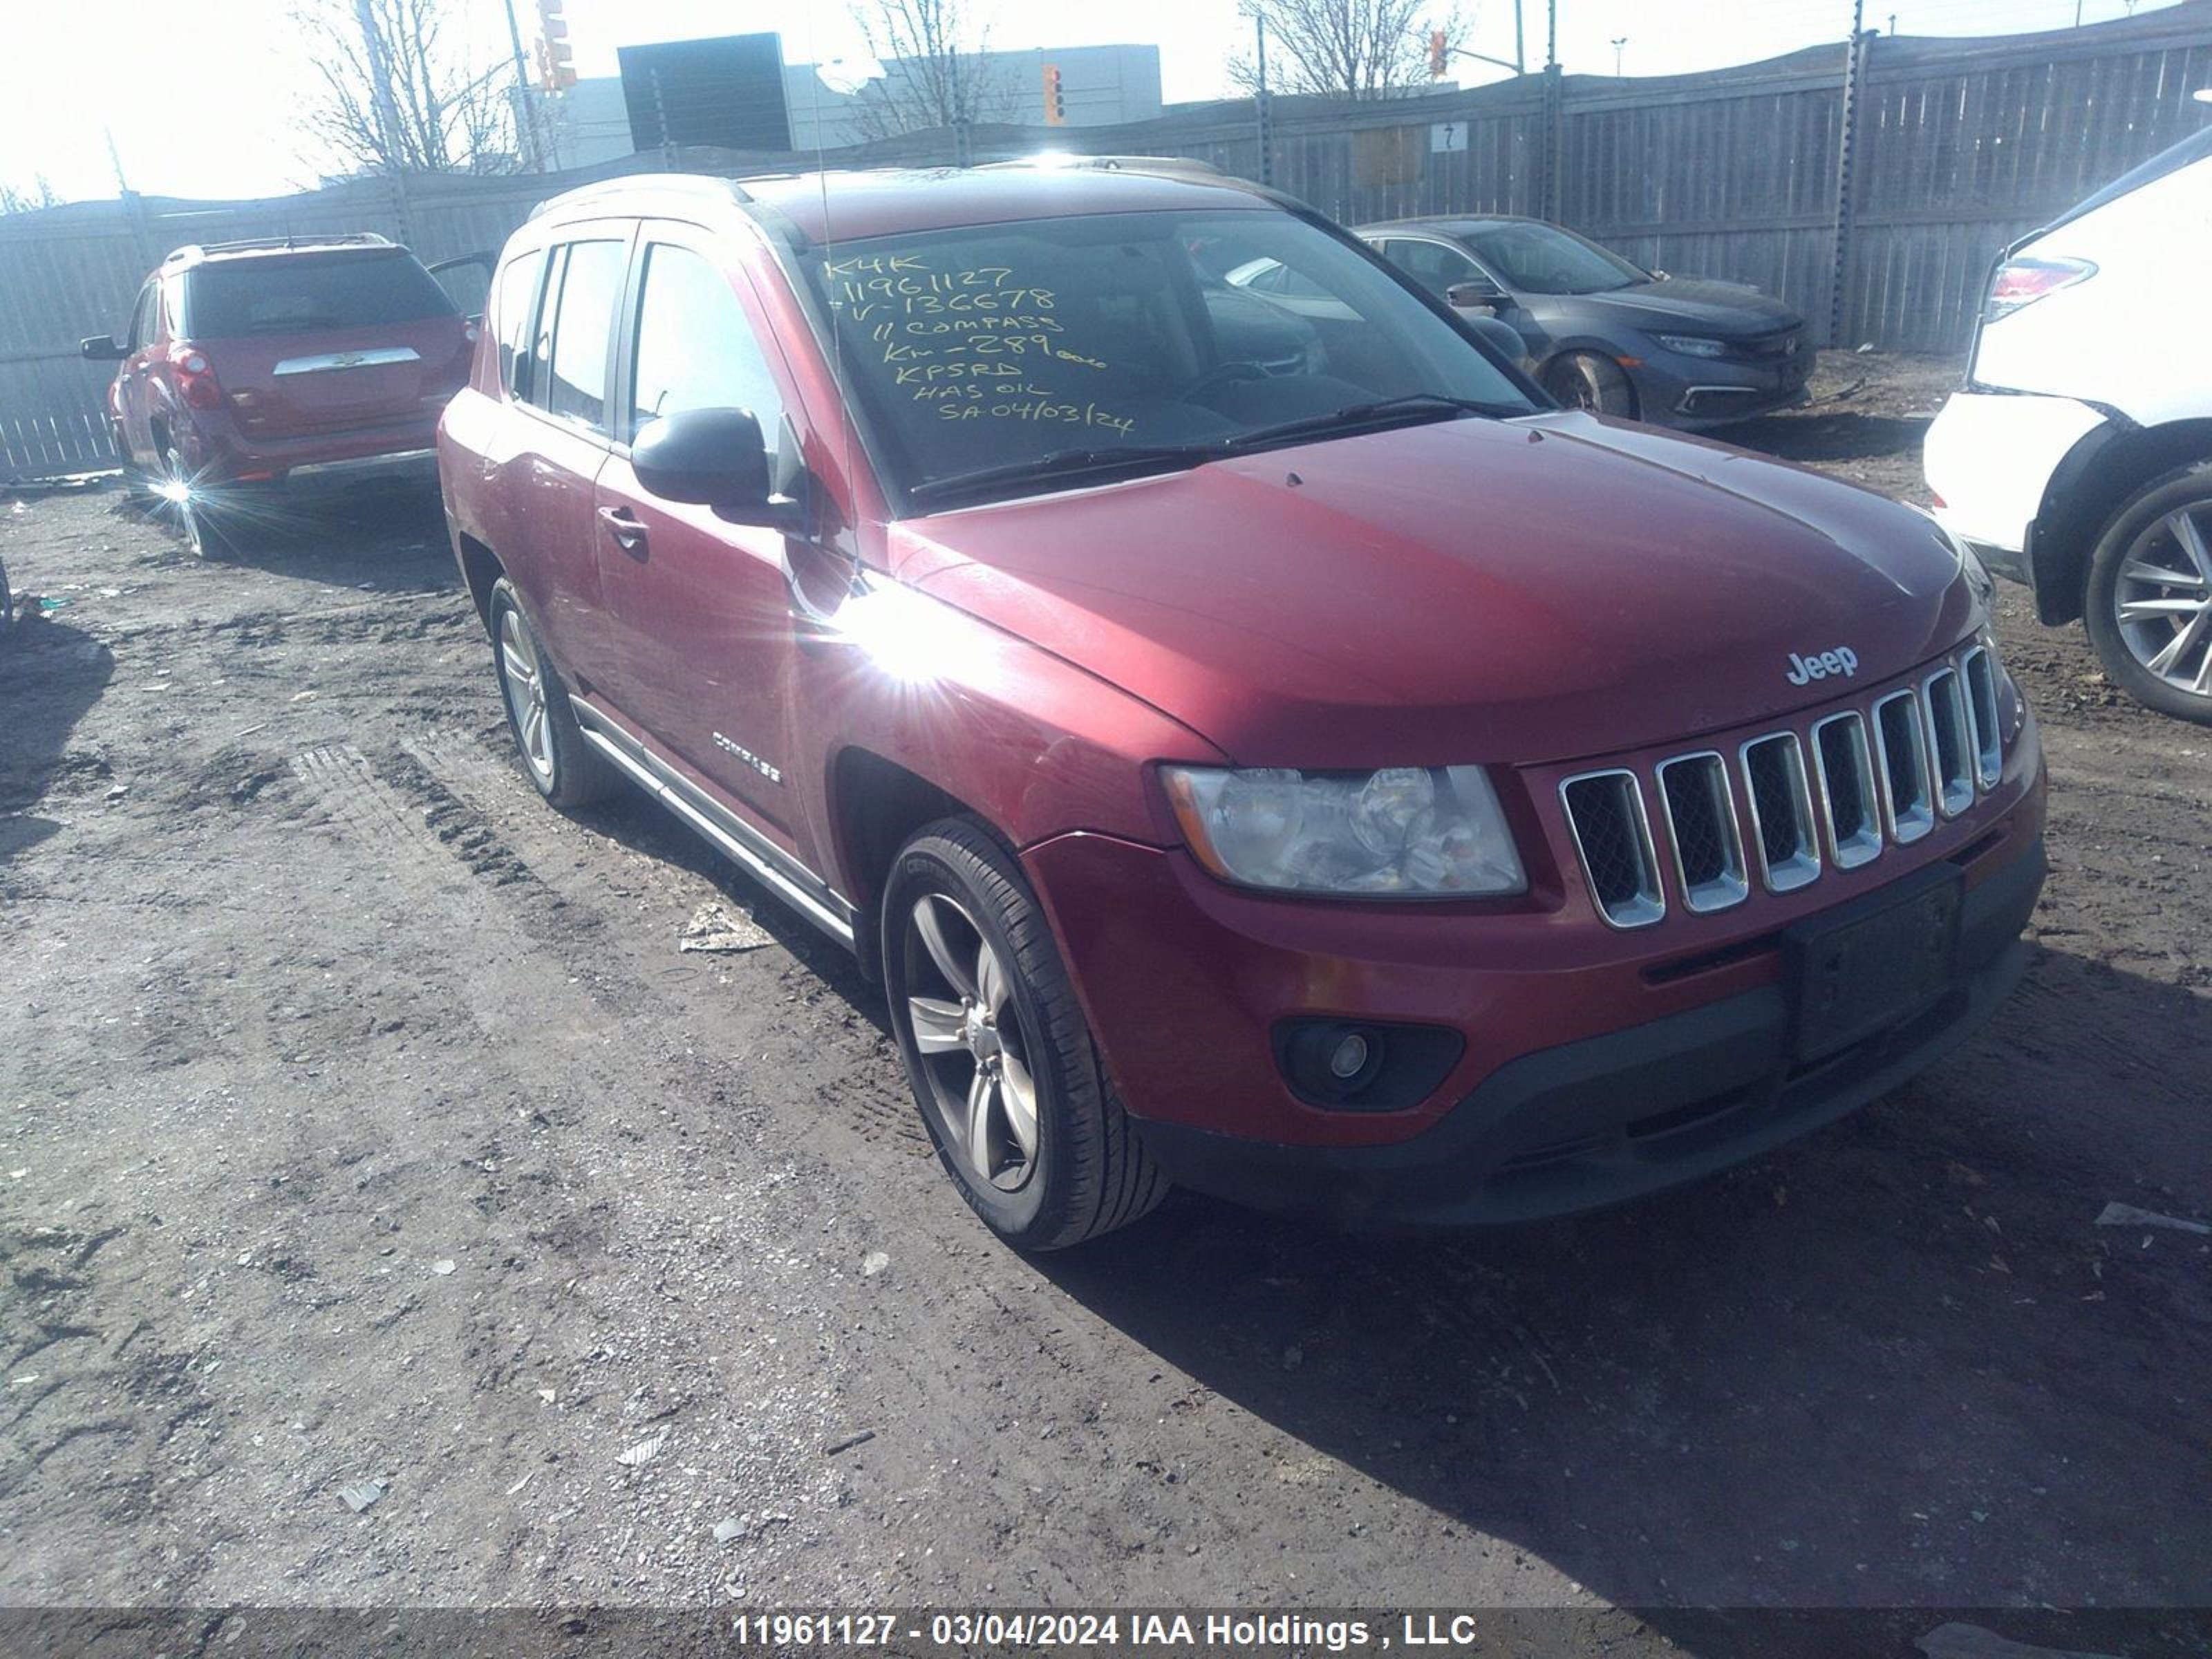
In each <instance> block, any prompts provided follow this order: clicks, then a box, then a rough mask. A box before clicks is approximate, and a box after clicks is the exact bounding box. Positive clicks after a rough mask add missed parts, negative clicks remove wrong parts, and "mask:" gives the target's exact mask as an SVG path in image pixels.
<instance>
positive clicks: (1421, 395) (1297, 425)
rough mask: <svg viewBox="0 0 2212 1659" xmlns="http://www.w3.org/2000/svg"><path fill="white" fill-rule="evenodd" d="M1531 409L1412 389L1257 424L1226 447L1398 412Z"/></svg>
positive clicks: (1504, 413)
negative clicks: (1398, 395)
mask: <svg viewBox="0 0 2212 1659" xmlns="http://www.w3.org/2000/svg"><path fill="white" fill-rule="evenodd" d="M1528 412H1529V411H1528V410H1523V409H1513V408H1509V407H1508V406H1506V405H1505V404H1486V403H1484V402H1482V401H1480V399H1479V398H1455V397H1453V396H1452V395H1451V394H1449V392H1407V393H1406V395H1405V396H1404V397H1402V398H1377V399H1376V401H1375V402H1373V403H1367V404H1346V406H1345V407H1344V408H1342V409H1333V410H1329V412H1328V414H1326V415H1307V416H1301V417H1300V418H1298V419H1297V420H1295V421H1284V422H1279V423H1278V424H1276V425H1274V426H1262V427H1255V428H1253V429H1252V430H1251V431H1249V432H1240V433H1238V434H1237V435H1236V436H1235V437H1233V438H1231V439H1227V440H1225V441H1224V443H1223V445H1222V447H1224V448H1225V449H1231V450H1237V449H1249V448H1251V447H1253V446H1254V445H1255V444H1265V443H1273V442H1274V441H1277V440H1278V439H1280V438H1297V437H1303V436H1304V435H1306V434H1308V433H1313V432H1334V431H1336V430H1337V429H1338V428H1343V427H1354V426H1364V425H1366V424H1367V423H1368V422H1371V421H1381V420H1388V419H1389V418H1390V417H1391V416H1396V415H1421V414H1434V415H1438V416H1448V415H1455V414H1463V415H1487V416H1491V417H1492V419H1494V420H1504V419H1505V418H1507V417H1508V416H1514V415H1525V414H1528Z"/></svg>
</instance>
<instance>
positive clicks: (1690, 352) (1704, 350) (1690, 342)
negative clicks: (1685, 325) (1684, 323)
mask: <svg viewBox="0 0 2212 1659" xmlns="http://www.w3.org/2000/svg"><path fill="white" fill-rule="evenodd" d="M1652 338H1653V339H1655V340H1656V341H1658V342H1659V343H1660V344H1661V345H1662V346H1665V347H1666V348H1667V349H1668V350H1669V351H1679V352H1680V353H1681V354H1682V355H1683V356H1685V357H1725V356H1728V348H1727V347H1726V346H1725V345H1723V344H1722V343H1720V342H1719V341H1718V340H1708V339H1706V338H1705V337H1704V336H1703V335H1701V334H1655V335H1653V336H1652Z"/></svg>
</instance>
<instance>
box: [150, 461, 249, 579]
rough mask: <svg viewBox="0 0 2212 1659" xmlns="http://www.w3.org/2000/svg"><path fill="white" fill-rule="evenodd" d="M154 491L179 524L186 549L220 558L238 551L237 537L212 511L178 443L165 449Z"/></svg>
mask: <svg viewBox="0 0 2212 1659" xmlns="http://www.w3.org/2000/svg"><path fill="white" fill-rule="evenodd" d="M153 491H154V497H155V501H158V502H159V503H160V504H161V509H162V511H164V512H165V513H167V514H168V516H169V522H170V523H171V524H172V525H173V526H175V527H176V532H177V534H178V536H179V538H181V539H182V540H183V542H184V544H185V551H186V552H188V553H190V554H191V556H193V557H194V558H196V559H219V558H222V556H224V555H225V554H228V553H231V552H234V551H236V538H235V537H234V535H233V534H232V532H231V530H230V528H229V526H226V525H224V524H222V523H221V522H220V521H219V520H216V518H215V517H214V515H213V514H212V513H210V511H209V509H208V503H207V499H206V497H205V495H204V494H202V493H201V491H200V489H199V487H198V483H197V479H196V478H195V477H194V476H193V472H192V469H191V467H189V466H187V465H185V458H184V456H183V454H182V453H179V450H178V448H177V447H176V445H175V444H174V443H171V444H169V445H167V447H165V448H163V450H162V451H161V473H160V475H159V476H158V477H156V478H155V480H154V485H153Z"/></svg>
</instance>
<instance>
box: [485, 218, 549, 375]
mask: <svg viewBox="0 0 2212 1659" xmlns="http://www.w3.org/2000/svg"><path fill="white" fill-rule="evenodd" d="M554 246H555V245H554V244H552V243H550V242H540V243H538V244H536V245H535V246H530V247H526V248H524V249H522V250H521V251H520V252H518V253H514V254H512V255H510V256H509V257H508V258H507V259H505V260H503V261H501V264H500V265H499V268H498V269H497V270H495V271H494V272H493V274H492V286H491V293H490V297H489V300H488V301H487V302H486V303H487V307H488V308H489V309H493V310H494V311H495V313H496V314H495V316H494V317H493V319H491V323H490V327H491V334H492V343H491V346H492V361H493V362H495V363H498V364H499V397H500V401H501V403H503V404H512V405H515V406H517V407H521V408H528V407H529V406H530V399H529V398H525V397H520V396H518V395H516V392H515V390H514V386H513V382H512V380H510V378H509V376H508V374H507V365H506V364H504V363H501V362H500V357H499V348H500V334H501V331H502V330H503V329H504V328H505V327H506V325H507V313H506V311H505V308H504V307H501V306H500V304H499V298H500V289H501V283H503V282H504V280H505V278H506V276H507V272H508V271H509V270H512V269H513V267H514V266H515V265H516V264H520V262H522V261H523V260H526V259H535V260H536V261H538V275H537V277H536V279H535V280H534V281H532V283H531V284H530V297H529V298H528V299H527V300H526V301H524V302H523V309H524V310H525V311H526V313H529V314H528V316H527V318H526V320H525V323H524V325H523V334H522V342H523V350H522V351H521V352H520V353H519V354H518V355H519V356H520V357H521V358H522V359H523V361H524V362H530V361H532V356H531V354H532V352H534V351H535V350H536V349H537V345H538V319H539V318H540V317H541V316H543V315H544V310H545V279H546V277H547V276H549V275H550V273H551V271H552V270H553V252H554Z"/></svg>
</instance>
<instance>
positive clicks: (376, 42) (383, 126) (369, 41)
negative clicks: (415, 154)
mask: <svg viewBox="0 0 2212 1659" xmlns="http://www.w3.org/2000/svg"><path fill="white" fill-rule="evenodd" d="M353 15H354V21H355V22H356V23H357V24H359V25H360V26H361V44H362V50H363V51H364V52H366V53H367V55H368V80H369V93H370V101H371V102H372V103H374V105H375V106H376V136H377V141H378V143H380V145H381V146H382V147H383V150H384V159H385V165H386V167H390V168H391V170H392V172H394V173H404V171H406V168H405V166H404V159H405V158H403V157H402V156H401V155H400V154H399V146H400V131H399V100H398V98H397V97H396V96H395V95H394V94H393V93H392V64H391V60H390V59H388V58H386V57H385V55H384V37H383V36H382V35H381V34H380V33H377V28H376V15H375V13H374V11H373V10H372V9H370V0H353Z"/></svg>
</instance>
